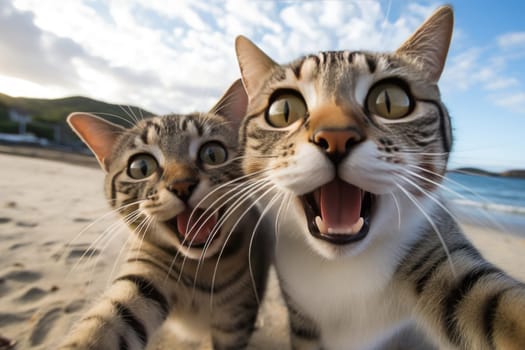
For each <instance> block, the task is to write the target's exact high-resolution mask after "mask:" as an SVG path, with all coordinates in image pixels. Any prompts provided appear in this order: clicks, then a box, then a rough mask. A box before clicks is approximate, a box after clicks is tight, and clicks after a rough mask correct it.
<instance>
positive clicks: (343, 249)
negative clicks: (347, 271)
mask: <svg viewBox="0 0 525 350" xmlns="http://www.w3.org/2000/svg"><path fill="white" fill-rule="evenodd" d="M305 234H306V236H307V237H306V241H307V242H308V245H309V246H310V247H311V248H312V250H313V251H314V252H316V253H317V254H318V255H320V256H321V257H323V258H324V259H327V260H337V259H342V258H349V257H354V256H357V255H359V254H361V253H362V252H364V251H365V250H366V249H367V247H368V246H369V244H370V241H371V239H370V237H366V238H364V239H363V240H360V241H358V242H353V243H349V244H344V245H341V244H332V243H329V242H327V241H325V240H321V239H319V238H316V237H315V236H314V235H312V234H311V233H310V232H309V231H308V232H307V233H305Z"/></svg>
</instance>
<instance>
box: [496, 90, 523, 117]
mask: <svg viewBox="0 0 525 350" xmlns="http://www.w3.org/2000/svg"><path fill="white" fill-rule="evenodd" d="M493 100H494V103H495V104H497V105H498V106H501V107H504V108H507V109H509V110H511V111H513V112H516V113H520V114H524V113H525V108H524V107H523V106H525V92H524V91H518V92H515V93H510V94H504V95H503V94H499V95H497V96H493Z"/></svg>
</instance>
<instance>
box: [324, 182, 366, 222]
mask: <svg viewBox="0 0 525 350" xmlns="http://www.w3.org/2000/svg"><path fill="white" fill-rule="evenodd" d="M319 192H320V193H319V207H320V209H321V218H322V219H323V221H324V223H325V225H326V227H327V228H331V229H334V230H335V231H336V232H344V231H347V230H348V228H350V227H352V225H354V224H355V223H356V222H357V220H359V217H360V213H361V190H360V189H359V188H357V187H355V186H352V185H350V184H349V183H346V182H344V181H342V180H340V179H338V178H336V179H335V180H334V181H332V182H330V183H327V184H326V185H324V186H322V187H321V188H320V189H319Z"/></svg>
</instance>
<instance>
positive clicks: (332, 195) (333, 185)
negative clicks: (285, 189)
mask: <svg viewBox="0 0 525 350" xmlns="http://www.w3.org/2000/svg"><path fill="white" fill-rule="evenodd" d="M300 199H301V202H302V203H303V208H304V212H305V214H306V220H307V222H308V229H309V231H310V234H311V235H312V236H314V237H316V238H319V239H322V240H324V241H327V242H329V243H332V244H338V245H343V244H349V243H354V242H358V241H360V240H362V239H363V238H365V237H366V236H367V235H368V231H369V229H370V215H371V212H372V202H373V195H372V194H371V193H370V192H366V191H364V190H362V189H360V188H358V187H356V186H354V185H351V184H349V183H347V182H344V181H343V180H341V179H339V178H335V179H334V180H332V181H331V182H329V183H327V184H325V185H323V186H321V187H319V188H318V189H316V190H315V191H313V192H311V193H308V194H305V195H303V196H301V198H300Z"/></svg>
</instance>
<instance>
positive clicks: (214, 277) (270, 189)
mask: <svg viewBox="0 0 525 350" xmlns="http://www.w3.org/2000/svg"><path fill="white" fill-rule="evenodd" d="M268 185H269V187H270V188H269V189H268V190H266V191H265V192H264V193H263V194H261V195H260V196H259V197H258V198H257V199H254V200H253V202H251V203H250V204H249V206H248V208H246V209H245V210H244V212H243V213H242V214H241V215H239V218H238V219H237V221H236V222H235V224H234V225H233V226H232V228H231V229H230V232H229V234H228V236H227V237H226V240H225V241H224V243H223V245H222V248H221V250H220V252H219V256H218V257H217V262H216V263H215V268H214V270H213V277H212V282H211V293H210V306H212V305H213V290H214V286H215V280H216V277H217V270H218V268H219V262H220V260H221V257H222V254H223V253H224V250H225V249H226V245H227V243H228V240H229V239H230V237H231V235H232V233H233V232H234V230H235V228H236V227H237V225H238V224H239V223H240V221H241V219H242V218H243V217H244V216H245V215H246V213H248V211H249V210H250V209H251V208H252V207H254V206H255V205H256V204H257V202H258V201H259V200H261V199H262V198H264V197H265V196H266V195H267V194H269V193H271V192H272V191H273V190H274V189H275V186H274V185H273V184H271V183H269V184H268ZM266 187H268V186H266ZM262 188H265V187H262ZM248 199H249V198H248ZM248 199H246V200H248ZM259 222H260V220H259V221H258V223H259Z"/></svg>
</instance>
